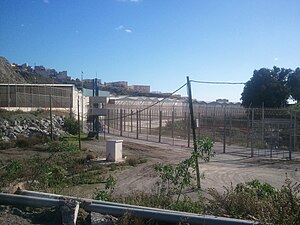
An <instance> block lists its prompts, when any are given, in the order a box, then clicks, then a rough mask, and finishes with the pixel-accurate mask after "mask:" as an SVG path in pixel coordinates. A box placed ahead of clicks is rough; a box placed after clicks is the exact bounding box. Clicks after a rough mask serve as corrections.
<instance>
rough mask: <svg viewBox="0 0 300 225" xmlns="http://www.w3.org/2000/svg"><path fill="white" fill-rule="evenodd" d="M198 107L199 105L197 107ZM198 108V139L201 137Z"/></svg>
mask: <svg viewBox="0 0 300 225" xmlns="http://www.w3.org/2000/svg"><path fill="white" fill-rule="evenodd" d="M199 108H200V107H199ZM200 116H201V115H200V109H199V112H198V138H199V139H200V138H201V136H200V135H201V130H200V121H201V117H200Z"/></svg>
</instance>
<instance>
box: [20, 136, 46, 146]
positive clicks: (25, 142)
mask: <svg viewBox="0 0 300 225" xmlns="http://www.w3.org/2000/svg"><path fill="white" fill-rule="evenodd" d="M47 141H48V139H47V137H46V136H32V137H18V139H17V140H16V146H17V147H19V148H28V147H31V146H34V145H36V144H42V143H46V142H47Z"/></svg>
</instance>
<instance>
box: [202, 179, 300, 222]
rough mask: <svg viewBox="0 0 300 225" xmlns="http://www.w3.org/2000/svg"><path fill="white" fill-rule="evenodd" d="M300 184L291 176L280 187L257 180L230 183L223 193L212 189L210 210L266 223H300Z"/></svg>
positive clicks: (210, 212) (222, 214) (221, 214)
mask: <svg viewBox="0 0 300 225" xmlns="http://www.w3.org/2000/svg"><path fill="white" fill-rule="evenodd" d="M299 192H300V185H299V184H298V183H294V184H292V183H291V181H290V180H289V179H287V180H286V183H285V185H283V186H282V188H280V189H275V188H274V187H272V186H271V185H270V184H267V183H260V182H259V181H257V180H254V181H251V182H247V183H245V184H238V185H237V186H236V187H232V186H231V187H230V188H227V189H226V190H225V192H224V193H222V194H220V193H219V192H218V191H217V190H216V189H213V188H210V189H208V194H209V195H210V196H211V197H212V198H210V199H209V202H208V205H207V213H209V214H213V215H216V216H227V217H234V218H241V219H255V220H258V221H259V222H261V223H262V224H278V225H279V224H280V225H288V224H299V221H300V197H299Z"/></svg>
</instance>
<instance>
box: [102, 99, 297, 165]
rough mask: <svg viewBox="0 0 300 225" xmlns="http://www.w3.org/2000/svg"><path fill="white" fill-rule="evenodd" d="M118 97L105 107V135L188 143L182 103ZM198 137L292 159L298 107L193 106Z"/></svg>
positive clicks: (239, 150)
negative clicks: (117, 99) (118, 100)
mask: <svg viewBox="0 0 300 225" xmlns="http://www.w3.org/2000/svg"><path fill="white" fill-rule="evenodd" d="M154 101H155V100H154V99H152V100H147V101H145V100H142V99H140V100H139V99H137V100H136V101H129V100H127V101H126V100H125V101H120V102H117V103H116V104H114V105H108V107H107V108H108V109H109V110H108V112H109V113H108V115H107V117H106V119H105V121H103V123H104V124H105V129H106V131H105V132H106V133H109V134H113V135H117V136H124V137H130V138H136V139H141V140H147V141H152V142H159V143H166V144H171V145H178V146H185V147H191V145H192V144H193V141H192V131H191V124H190V117H189V116H190V115H189V108H188V104H187V103H186V102H179V101H176V100H170V99H166V100H164V101H162V102H160V103H159V104H157V105H155V106H152V105H151V104H152V102H154ZM193 107H194V119H195V120H196V125H197V128H196V134H197V137H198V138H203V137H210V138H211V139H212V140H213V141H214V142H216V143H218V144H219V145H220V146H222V151H223V152H224V153H232V154H243V155H245V156H251V157H253V156H265V157H269V158H286V159H292V153H293V152H299V146H300V142H299V138H298V136H299V134H300V128H299V127H298V122H299V118H300V111H295V110H290V109H287V108H283V109H269V108H242V107H241V106H239V105H228V104H218V105H210V104H205V105H204V104H197V103H194V104H193Z"/></svg>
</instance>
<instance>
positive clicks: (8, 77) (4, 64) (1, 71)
mask: <svg viewBox="0 0 300 225" xmlns="http://www.w3.org/2000/svg"><path fill="white" fill-rule="evenodd" d="M0 83H27V81H26V80H25V79H24V78H23V77H22V76H21V75H20V74H19V73H17V72H16V71H15V70H14V68H13V67H12V66H11V64H10V63H9V62H8V60H7V59H6V58H4V57H1V56H0Z"/></svg>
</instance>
